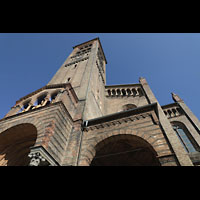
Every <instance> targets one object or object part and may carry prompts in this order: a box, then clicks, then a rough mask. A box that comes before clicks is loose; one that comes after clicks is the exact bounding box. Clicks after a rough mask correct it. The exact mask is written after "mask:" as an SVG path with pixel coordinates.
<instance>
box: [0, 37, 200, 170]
mask: <svg viewBox="0 0 200 200" xmlns="http://www.w3.org/2000/svg"><path fill="white" fill-rule="evenodd" d="M106 64H107V61H106V57H105V55H104V52H103V48H102V45H101V42H100V40H99V38H95V39H93V40H90V41H87V42H84V43H82V44H79V45H76V46H74V47H73V50H72V52H71V54H70V55H69V56H68V57H67V59H66V60H65V61H64V63H63V64H62V65H61V67H60V68H59V69H58V71H57V72H56V74H55V75H54V76H53V77H52V79H51V80H50V81H49V83H47V85H45V86H44V87H42V88H40V89H38V90H36V91H34V92H32V93H30V94H28V95H26V96H24V97H22V98H20V99H19V100H18V101H16V104H15V105H14V106H13V107H12V108H11V110H10V111H9V112H8V113H7V114H6V115H5V117H4V118H3V119H1V120H0V166H90V165H91V166H113V165H114V166H120V165H125V166H126V165H130V166H193V165H199V164H200V153H199V152H200V147H199V146H200V122H199V120H198V119H197V118H196V117H195V116H194V114H193V113H192V111H191V110H190V109H189V108H188V107H187V106H186V104H185V103H184V101H183V100H182V99H181V98H180V97H179V96H178V95H176V94H174V93H172V99H173V100H174V103H171V104H168V105H164V106H161V105H160V104H159V102H158V100H157V99H156V97H155V95H154V94H153V92H152V90H151V88H150V87H149V85H148V83H147V81H146V79H145V78H142V77H141V78H140V79H139V82H138V83H135V84H123V85H106Z"/></svg>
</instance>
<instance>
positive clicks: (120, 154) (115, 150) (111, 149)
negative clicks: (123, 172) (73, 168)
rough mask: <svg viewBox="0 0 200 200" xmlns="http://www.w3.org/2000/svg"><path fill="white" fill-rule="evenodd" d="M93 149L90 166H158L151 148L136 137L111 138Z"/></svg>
mask: <svg viewBox="0 0 200 200" xmlns="http://www.w3.org/2000/svg"><path fill="white" fill-rule="evenodd" d="M95 149H96V155H95V157H94V158H93V160H92V162H91V164H90V165H91V166H160V162H159V161H158V159H157V157H156V155H157V154H156V152H155V150H154V149H153V147H152V146H151V145H150V144H149V143H148V142H147V141H145V140H144V139H142V138H141V137H138V136H134V135H115V136H111V137H109V138H107V139H104V140H103V141H101V142H100V143H98V144H97V145H96V147H95Z"/></svg>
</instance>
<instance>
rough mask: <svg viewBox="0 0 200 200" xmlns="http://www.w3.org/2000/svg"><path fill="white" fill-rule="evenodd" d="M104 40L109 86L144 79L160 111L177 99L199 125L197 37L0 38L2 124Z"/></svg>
mask: <svg viewBox="0 0 200 200" xmlns="http://www.w3.org/2000/svg"><path fill="white" fill-rule="evenodd" d="M96 37H99V38H100V41H101V43H102V47H103V49H104V53H105V56H106V59H107V62H108V64H107V70H106V74H107V75H106V77H107V85H112V84H131V83H138V81H139V77H141V76H142V77H145V78H146V80H147V82H148V84H149V85H150V87H151V89H152V91H153V93H154V94H155V96H156V98H157V99H158V101H159V103H160V104H161V105H166V104H170V103H173V100H172V98H171V92H174V93H176V94H178V95H179V96H180V97H181V98H182V99H183V100H184V102H185V103H186V104H187V105H188V106H189V107H190V109H191V110H192V112H193V113H194V114H195V115H196V116H197V117H198V119H200V106H199V99H200V92H199V86H200V34H198V33H193V34H192V33H0V67H1V72H0V89H1V98H0V105H1V107H0V119H1V118H3V116H4V115H5V114H6V113H7V112H8V111H9V110H10V108H11V107H12V106H13V105H15V102H16V101H17V100H18V99H19V98H21V97H23V96H25V95H27V94H29V93H31V92H33V91H34V90H37V89H39V88H41V87H43V86H45V85H46V84H47V83H48V82H49V81H50V79H51V78H52V76H53V75H54V74H55V73H56V71H57V70H58V69H59V67H60V66H61V65H62V64H63V62H64V61H65V59H66V58H67V57H68V55H69V54H70V53H71V51H72V50H73V49H72V47H73V46H75V45H77V44H80V43H83V42H86V41H88V40H91V39H94V38H96Z"/></svg>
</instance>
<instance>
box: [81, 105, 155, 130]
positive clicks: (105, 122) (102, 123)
mask: <svg viewBox="0 0 200 200" xmlns="http://www.w3.org/2000/svg"><path fill="white" fill-rule="evenodd" d="M156 110H157V103H153V104H149V105H147V106H141V107H138V108H134V109H131V110H127V111H122V112H118V113H114V114H111V115H107V116H103V117H99V118H96V119H91V120H88V121H84V123H83V128H84V130H86V131H88V130H93V129H100V128H104V127H110V126H114V125H116V124H121V123H124V122H127V121H135V120H139V119H141V118H145V117H148V116H151V117H152V119H153V120H154V122H155V123H157V122H158V118H157V114H156V113H157V111H156ZM152 111H154V112H153V113H152Z"/></svg>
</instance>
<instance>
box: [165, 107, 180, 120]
mask: <svg viewBox="0 0 200 200" xmlns="http://www.w3.org/2000/svg"><path fill="white" fill-rule="evenodd" d="M162 109H163V111H164V113H165V115H166V116H167V118H172V117H178V116H180V115H182V114H183V112H182V110H181V108H179V107H178V105H172V106H170V107H169V105H168V106H167V107H165V106H162Z"/></svg>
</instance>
